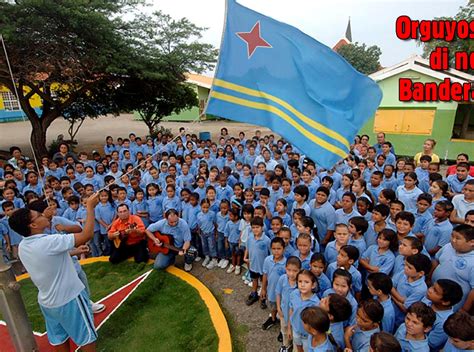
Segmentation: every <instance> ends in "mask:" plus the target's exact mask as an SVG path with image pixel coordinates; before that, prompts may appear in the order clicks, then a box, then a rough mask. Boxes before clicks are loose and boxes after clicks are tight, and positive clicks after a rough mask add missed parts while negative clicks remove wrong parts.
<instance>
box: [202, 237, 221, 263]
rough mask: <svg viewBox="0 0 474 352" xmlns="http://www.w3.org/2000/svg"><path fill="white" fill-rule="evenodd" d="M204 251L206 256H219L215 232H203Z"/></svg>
mask: <svg viewBox="0 0 474 352" xmlns="http://www.w3.org/2000/svg"><path fill="white" fill-rule="evenodd" d="M201 243H202V251H203V253H204V255H205V256H209V257H212V258H215V257H217V251H216V238H215V237H214V234H213V233H201Z"/></svg>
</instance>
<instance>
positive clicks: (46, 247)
mask: <svg viewBox="0 0 474 352" xmlns="http://www.w3.org/2000/svg"><path fill="white" fill-rule="evenodd" d="M97 203H98V197H97V195H94V196H92V197H89V199H88V201H87V217H86V223H85V225H84V229H83V231H82V232H81V233H74V234H72V233H71V234H65V235H64V234H56V235H47V234H45V233H44V231H45V230H46V229H47V228H48V227H50V226H51V222H50V220H49V218H48V217H49V215H50V214H49V215H48V214H43V213H39V212H37V211H34V210H29V209H26V208H22V209H18V210H17V211H15V212H14V213H13V214H12V216H11V217H10V219H9V224H10V226H11V227H12V228H13V230H15V231H16V232H18V233H19V234H20V235H22V236H24V237H25V238H24V239H23V241H22V242H21V243H20V246H19V256H20V259H21V261H22V263H23V265H24V266H25V268H26V269H27V271H28V273H29V274H30V276H31V280H32V281H33V283H34V284H35V286H36V287H38V290H39V292H38V303H39V304H40V307H41V312H42V314H43V316H44V318H45V321H46V329H47V333H48V340H49V342H50V344H51V345H53V346H55V348H56V349H57V350H62V351H64V350H68V349H69V339H72V340H73V341H74V343H75V344H76V345H77V346H82V348H83V349H84V350H85V351H95V341H96V340H97V333H96V331H95V327H94V325H93V323H92V322H93V321H94V320H93V317H92V310H91V306H90V301H89V297H88V294H87V291H86V289H85V287H84V284H83V283H82V282H81V280H80V279H79V277H78V275H77V274H76V271H75V269H74V264H73V262H72V259H71V256H70V254H69V252H70V251H71V250H73V249H74V248H75V247H79V246H81V245H84V244H85V243H87V242H88V241H90V240H92V238H93V237H94V222H95V218H94V207H95V206H96V205H97ZM45 212H46V211H45ZM65 312H67V314H65Z"/></svg>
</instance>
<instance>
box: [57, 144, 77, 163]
mask: <svg viewBox="0 0 474 352" xmlns="http://www.w3.org/2000/svg"><path fill="white" fill-rule="evenodd" d="M68 156H72V157H73V159H74V160H75V161H77V160H78V159H77V155H76V154H74V153H73V152H71V150H70V148H69V144H67V143H66V142H61V143H60V144H59V150H58V151H57V152H56V153H54V155H53V160H56V159H64V160H66V158H67V157H68Z"/></svg>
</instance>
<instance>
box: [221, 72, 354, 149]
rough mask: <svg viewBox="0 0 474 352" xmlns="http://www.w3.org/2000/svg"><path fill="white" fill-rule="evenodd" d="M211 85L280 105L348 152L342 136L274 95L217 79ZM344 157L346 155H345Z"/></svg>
mask: <svg viewBox="0 0 474 352" xmlns="http://www.w3.org/2000/svg"><path fill="white" fill-rule="evenodd" d="M213 84H214V85H216V86H218V87H222V88H226V89H229V90H233V91H236V92H239V93H243V94H247V95H251V96H254V97H259V98H265V99H268V100H271V101H273V102H274V103H277V104H279V105H281V106H282V107H284V108H285V109H287V110H288V111H290V112H291V113H293V114H294V115H295V116H296V117H298V118H299V119H300V120H301V121H303V122H304V123H306V124H307V125H309V126H311V127H313V128H314V129H315V130H318V131H320V132H321V133H324V134H325V135H327V136H328V137H331V138H333V139H335V140H336V141H339V142H341V143H342V144H343V145H344V146H346V147H347V149H348V150H349V149H350V143H349V141H348V140H347V139H346V138H345V137H344V136H342V135H340V134H339V133H337V132H336V131H333V130H331V129H330V128H327V127H326V126H324V125H322V124H320V123H319V122H316V121H314V120H312V119H311V118H309V117H307V116H306V115H304V114H303V113H301V112H299V111H298V110H296V109H295V108H294V107H293V106H291V105H290V104H288V103H287V102H286V101H284V100H282V99H280V98H278V97H276V96H274V95H271V94H268V93H265V92H262V91H259V90H255V89H251V88H247V87H245V86H241V85H238V84H235V83H231V82H227V81H223V80H221V79H218V78H215V79H214V82H213ZM346 155H347V153H346ZM346 155H345V156H346ZM345 156H344V157H345Z"/></svg>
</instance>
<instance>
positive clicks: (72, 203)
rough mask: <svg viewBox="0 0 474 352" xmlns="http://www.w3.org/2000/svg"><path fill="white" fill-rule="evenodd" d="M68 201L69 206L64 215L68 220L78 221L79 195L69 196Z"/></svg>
mask: <svg viewBox="0 0 474 352" xmlns="http://www.w3.org/2000/svg"><path fill="white" fill-rule="evenodd" d="M67 203H68V205H69V207H68V208H67V209H66V210H65V211H64V213H63V217H65V218H66V219H68V220H71V221H76V215H77V210H78V209H79V203H80V201H79V197H78V196H71V197H69V198H68V200H67Z"/></svg>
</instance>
